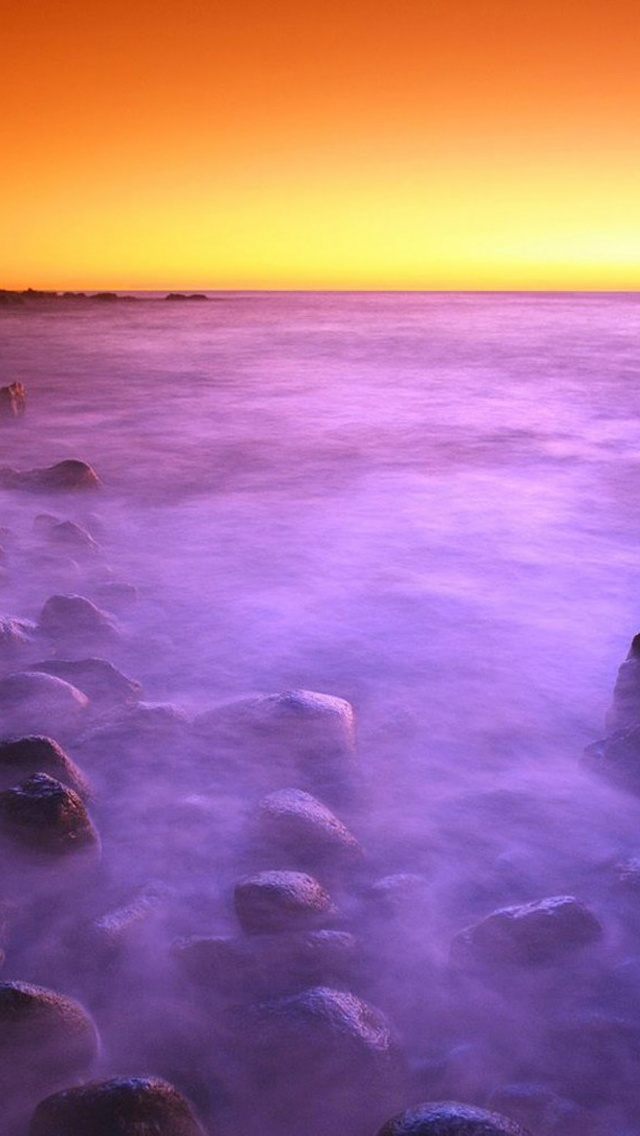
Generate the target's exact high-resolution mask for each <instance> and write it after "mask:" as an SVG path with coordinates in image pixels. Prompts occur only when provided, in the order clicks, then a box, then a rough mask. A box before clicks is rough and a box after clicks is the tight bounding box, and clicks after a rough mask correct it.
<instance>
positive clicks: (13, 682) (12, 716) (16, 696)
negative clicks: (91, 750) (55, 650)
mask: <svg viewBox="0 0 640 1136" xmlns="http://www.w3.org/2000/svg"><path fill="white" fill-rule="evenodd" d="M88 706H89V699H88V698H87V696H86V695H85V694H83V693H82V691H81V690H78V689H77V688H76V687H75V686H72V685H71V684H70V683H68V682H64V681H63V679H61V678H55V677H54V676H53V675H49V674H42V673H40V672H38V671H15V672H14V673H13V674H10V675H7V676H6V677H5V678H3V679H0V722H1V726H0V728H1V729H2V732H3V734H4V736H5V738H6V737H10V736H11V735H12V734H24V733H31V734H53V735H54V736H55V735H60V736H62V737H69V736H70V735H72V734H73V733H75V732H77V731H78V730H79V729H80V727H81V725H82V724H83V721H84V718H85V715H86V711H87V708H88Z"/></svg>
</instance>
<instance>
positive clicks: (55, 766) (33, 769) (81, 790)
mask: <svg viewBox="0 0 640 1136" xmlns="http://www.w3.org/2000/svg"><path fill="white" fill-rule="evenodd" d="M31 773H48V774H49V776H50V777H54V778H56V780H58V781H61V782H62V784H63V785H66V786H68V788H69V789H73V790H74V792H76V793H78V794H79V795H80V796H81V797H88V796H90V789H89V784H88V782H87V779H86V778H85V776H84V774H83V773H82V772H81V771H80V770H79V769H78V767H77V765H75V764H74V762H73V761H72V760H71V758H70V757H69V756H68V755H67V754H66V753H65V752H64V750H63V749H62V747H61V746H59V745H58V743H57V742H55V741H54V740H53V738H47V737H44V736H43V735H38V734H36V735H33V734H29V735H27V736H26V737H22V738H10V739H9V740H8V741H0V790H1V789H10V788H12V786H14V785H16V784H17V782H18V781H22V780H23V779H24V778H25V777H28V776H29V775H30V774H31Z"/></svg>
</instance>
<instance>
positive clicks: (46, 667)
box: [31, 658, 142, 708]
mask: <svg viewBox="0 0 640 1136" xmlns="http://www.w3.org/2000/svg"><path fill="white" fill-rule="evenodd" d="M31 670H32V671H39V672H42V673H43V674H50V675H54V676H55V677H56V678H61V679H63V680H64V682H69V683H72V685H73V686H75V687H76V688H77V689H78V690H81V691H82V693H83V694H86V696H87V698H89V699H90V700H91V702H92V703H93V704H94V705H95V706H97V707H101V708H106V707H108V706H132V705H135V703H136V702H138V701H139V700H140V698H141V697H142V686H141V685H140V683H139V682H136V680H135V679H132V678H127V676H126V675H123V674H122V672H121V671H119V670H118V669H117V667H114V665H113V663H109V662H107V660H106V659H95V658H90V659H49V660H47V661H46V662H43V663H33V664H32V666H31Z"/></svg>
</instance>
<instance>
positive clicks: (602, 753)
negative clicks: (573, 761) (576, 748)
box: [583, 723, 640, 795]
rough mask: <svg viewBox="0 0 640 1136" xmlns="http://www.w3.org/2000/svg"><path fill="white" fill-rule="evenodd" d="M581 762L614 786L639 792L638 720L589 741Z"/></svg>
mask: <svg viewBox="0 0 640 1136" xmlns="http://www.w3.org/2000/svg"><path fill="white" fill-rule="evenodd" d="M583 765H584V767H585V769H588V770H589V771H590V772H591V773H596V774H597V775H598V776H599V777H604V778H605V780H607V781H610V782H611V784H612V785H615V786H616V788H618V789H626V790H627V791H628V792H630V793H634V794H637V795H640V723H638V725H635V726H631V727H629V729H626V730H620V731H619V732H618V733H616V734H612V735H611V736H610V737H608V738H603V739H602V740H601V741H597V742H592V743H591V745H588V746H587V747H586V749H585V751H584V757H583Z"/></svg>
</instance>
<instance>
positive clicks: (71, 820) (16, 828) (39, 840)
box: [0, 773, 99, 856]
mask: <svg viewBox="0 0 640 1136" xmlns="http://www.w3.org/2000/svg"><path fill="white" fill-rule="evenodd" d="M0 832H1V833H2V835H3V836H5V837H7V838H8V839H10V840H11V841H12V842H13V843H17V844H18V845H19V846H21V847H23V848H26V849H28V850H30V851H34V852H42V853H45V854H46V855H54V856H60V855H67V854H69V853H74V852H81V851H85V850H86V849H87V848H93V849H97V848H98V846H99V841H98V834H97V832H96V830H95V828H94V827H93V824H92V823H91V820H90V818H89V814H88V813H87V810H86V808H85V806H84V804H83V802H82V799H81V798H80V797H79V796H78V794H77V793H74V791H73V789H69V788H67V786H65V785H63V784H62V783H61V782H60V781H56V780H55V778H53V777H49V775H48V773H34V774H33V775H32V776H31V777H27V778H26V780H25V781H22V782H21V783H20V784H19V785H15V786H14V787H13V788H12V789H4V790H3V791H2V792H0Z"/></svg>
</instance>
